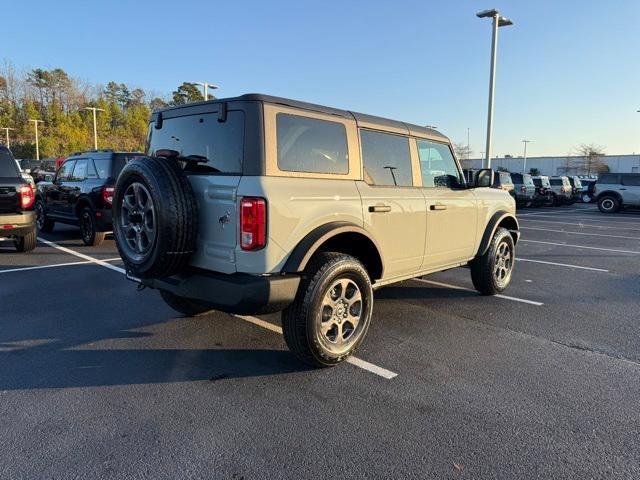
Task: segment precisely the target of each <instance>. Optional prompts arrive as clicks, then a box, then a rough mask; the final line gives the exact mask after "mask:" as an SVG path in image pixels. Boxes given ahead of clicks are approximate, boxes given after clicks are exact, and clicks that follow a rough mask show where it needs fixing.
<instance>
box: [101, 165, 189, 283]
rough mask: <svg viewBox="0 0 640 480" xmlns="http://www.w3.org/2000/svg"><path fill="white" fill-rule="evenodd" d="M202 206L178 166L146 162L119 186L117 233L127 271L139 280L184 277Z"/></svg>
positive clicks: (127, 172)
mask: <svg viewBox="0 0 640 480" xmlns="http://www.w3.org/2000/svg"><path fill="white" fill-rule="evenodd" d="M197 231H198V204H197V202H196V198H195V194H194V193H193V189H192V188H191V183H190V182H189V179H188V178H187V177H186V175H185V174H184V172H183V171H182V169H181V168H180V166H179V165H178V163H177V162H175V161H174V160H171V159H166V158H159V157H142V158H137V159H135V160H133V161H131V162H129V163H128V164H127V165H126V166H125V167H124V169H123V170H122V172H121V173H120V175H119V176H118V181H117V183H116V187H115V192H114V197H113V234H114V237H115V240H116V245H117V247H118V252H119V253H120V256H121V257H122V259H123V261H124V264H125V267H126V269H127V271H129V272H130V273H131V274H133V275H134V276H136V277H139V278H158V277H167V276H170V275H173V274H176V273H178V272H180V270H182V269H183V268H184V267H185V266H186V265H187V264H188V262H189V258H190V257H191V254H192V253H193V251H194V249H195V244H196V235H197Z"/></svg>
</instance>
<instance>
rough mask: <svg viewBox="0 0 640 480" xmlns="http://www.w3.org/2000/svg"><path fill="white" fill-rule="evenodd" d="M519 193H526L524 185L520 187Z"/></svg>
mask: <svg viewBox="0 0 640 480" xmlns="http://www.w3.org/2000/svg"><path fill="white" fill-rule="evenodd" d="M520 191H521V192H522V193H527V187H525V186H524V185H522V186H521V187H520Z"/></svg>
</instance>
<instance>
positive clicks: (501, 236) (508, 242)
mask: <svg viewBox="0 0 640 480" xmlns="http://www.w3.org/2000/svg"><path fill="white" fill-rule="evenodd" d="M515 254H516V250H515V244H514V243H513V237H512V236H511V234H510V233H509V230H507V229H506V228H498V230H497V231H496V233H495V235H494V236H493V239H492V240H491V243H490V244H489V248H488V249H487V251H486V252H485V253H484V254H483V255H481V256H480V257H477V258H475V259H473V260H472V261H471V262H470V264H469V266H470V267H471V281H472V282H473V286H474V287H475V288H476V290H478V291H479V292H480V293H482V294H483V295H496V294H498V293H502V292H504V291H505V290H506V288H507V287H508V286H509V283H510V282H511V274H512V273H513V267H514V264H515V259H516V255H515Z"/></svg>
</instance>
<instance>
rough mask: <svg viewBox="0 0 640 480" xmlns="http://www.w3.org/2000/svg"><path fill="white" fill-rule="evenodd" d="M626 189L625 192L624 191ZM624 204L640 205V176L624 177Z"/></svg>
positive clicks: (627, 175)
mask: <svg viewBox="0 0 640 480" xmlns="http://www.w3.org/2000/svg"><path fill="white" fill-rule="evenodd" d="M623 189H624V190H623ZM620 190H622V192H620V193H622V195H623V202H624V203H625V204H627V205H635V206H638V205H640V174H633V173H631V174H626V175H622V188H621V189H620Z"/></svg>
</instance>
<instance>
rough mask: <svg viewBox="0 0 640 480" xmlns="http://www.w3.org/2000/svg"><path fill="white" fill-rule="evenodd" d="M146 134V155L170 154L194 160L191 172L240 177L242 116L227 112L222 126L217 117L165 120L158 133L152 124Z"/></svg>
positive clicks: (241, 114)
mask: <svg viewBox="0 0 640 480" xmlns="http://www.w3.org/2000/svg"><path fill="white" fill-rule="evenodd" d="M149 130H150V131H149V148H148V153H149V155H156V152H157V151H158V150H173V151H174V152H177V155H179V156H180V157H183V158H184V157H190V159H192V160H197V163H196V165H197V167H193V170H195V171H201V172H206V173H229V174H239V173H242V158H243V148H244V113H243V112H240V111H230V112H228V113H227V119H226V120H225V121H224V122H219V121H218V113H204V114H200V115H186V116H183V117H174V118H165V119H164V120H163V122H162V128H161V129H159V130H157V129H156V128H155V126H154V123H153V122H152V123H151V124H150V127H149ZM178 160H180V158H178ZM123 165H124V163H122V166H123ZM120 168H121V167H120ZM113 176H117V175H116V174H114V175H113Z"/></svg>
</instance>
